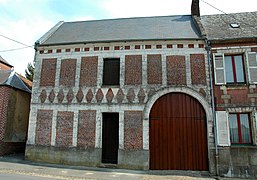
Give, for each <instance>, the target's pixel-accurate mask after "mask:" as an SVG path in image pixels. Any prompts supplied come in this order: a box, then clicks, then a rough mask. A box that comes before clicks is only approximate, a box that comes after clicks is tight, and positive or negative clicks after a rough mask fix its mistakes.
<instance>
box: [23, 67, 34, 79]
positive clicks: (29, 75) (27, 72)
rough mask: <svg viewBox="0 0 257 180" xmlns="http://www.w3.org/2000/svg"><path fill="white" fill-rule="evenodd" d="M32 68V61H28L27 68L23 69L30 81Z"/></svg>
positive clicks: (32, 75)
mask: <svg viewBox="0 0 257 180" xmlns="http://www.w3.org/2000/svg"><path fill="white" fill-rule="evenodd" d="M34 69H35V65H34V63H33V64H32V63H28V65H27V69H26V70H25V76H26V78H27V79H28V80H30V81H33V77H34Z"/></svg>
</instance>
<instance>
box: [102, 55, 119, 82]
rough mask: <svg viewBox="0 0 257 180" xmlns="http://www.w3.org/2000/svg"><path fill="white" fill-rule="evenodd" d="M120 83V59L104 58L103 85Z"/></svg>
mask: <svg viewBox="0 0 257 180" xmlns="http://www.w3.org/2000/svg"><path fill="white" fill-rule="evenodd" d="M119 84H120V59H104V71H103V85H119Z"/></svg>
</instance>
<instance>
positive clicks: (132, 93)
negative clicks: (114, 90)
mask: <svg viewBox="0 0 257 180" xmlns="http://www.w3.org/2000/svg"><path fill="white" fill-rule="evenodd" d="M135 97H136V95H135V91H134V89H133V88H130V89H129V90H128V93H127V99H128V101H129V102H130V103H133V101H134V100H135Z"/></svg>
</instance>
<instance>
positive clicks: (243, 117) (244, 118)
mask: <svg viewBox="0 0 257 180" xmlns="http://www.w3.org/2000/svg"><path fill="white" fill-rule="evenodd" d="M240 126H241V131H242V143H251V132H250V126H249V119H248V114H240Z"/></svg>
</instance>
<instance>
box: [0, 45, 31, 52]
mask: <svg viewBox="0 0 257 180" xmlns="http://www.w3.org/2000/svg"><path fill="white" fill-rule="evenodd" d="M30 47H31V48H33V46H27V47H21V48H15V49H6V50H1V51H0V52H9V51H17V50H22V49H26V48H30Z"/></svg>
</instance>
